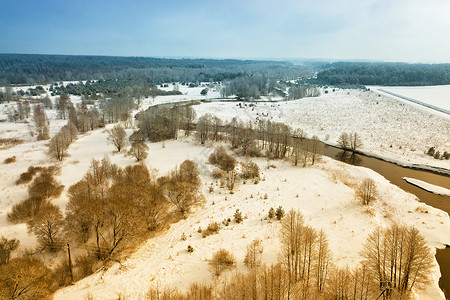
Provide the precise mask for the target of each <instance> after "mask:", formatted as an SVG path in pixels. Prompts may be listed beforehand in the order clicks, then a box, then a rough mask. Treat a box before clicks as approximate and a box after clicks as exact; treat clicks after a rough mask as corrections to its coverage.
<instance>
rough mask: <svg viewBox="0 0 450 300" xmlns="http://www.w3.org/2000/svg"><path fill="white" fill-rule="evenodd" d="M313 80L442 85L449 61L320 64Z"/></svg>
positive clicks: (449, 77) (448, 77)
mask: <svg viewBox="0 0 450 300" xmlns="http://www.w3.org/2000/svg"><path fill="white" fill-rule="evenodd" d="M321 68H322V70H321V71H320V72H318V74H317V80H315V81H316V83H318V84H325V85H338V86H346V85H387V86H396V85H402V86H404V85H406V86H425V85H445V84H450V64H407V63H346V62H337V63H332V64H328V65H324V66H322V67H321Z"/></svg>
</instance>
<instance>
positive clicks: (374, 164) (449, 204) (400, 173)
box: [322, 144, 450, 299]
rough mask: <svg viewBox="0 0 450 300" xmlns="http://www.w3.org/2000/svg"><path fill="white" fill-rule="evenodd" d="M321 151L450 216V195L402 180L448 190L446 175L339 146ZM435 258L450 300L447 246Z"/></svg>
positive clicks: (449, 264) (449, 254)
mask: <svg viewBox="0 0 450 300" xmlns="http://www.w3.org/2000/svg"><path fill="white" fill-rule="evenodd" d="M322 154H323V155H325V156H328V157H331V158H333V159H336V160H340V161H343V162H346V163H349V164H352V165H356V166H362V167H366V168H370V169H372V170H374V171H375V172H377V173H379V174H381V175H382V176H384V177H385V178H386V179H387V180H389V181H390V182H391V183H392V184H395V185H396V186H398V187H400V188H401V189H403V190H405V191H407V192H410V193H411V194H414V195H416V196H417V198H419V199H420V201H421V202H424V203H426V204H428V205H431V206H433V207H435V208H438V209H440V210H443V211H445V212H447V213H448V214H449V215H450V196H441V195H436V194H433V193H430V192H427V191H425V190H423V189H421V188H419V187H416V186H414V185H412V184H409V183H407V182H406V181H405V180H403V179H402V177H410V178H415V179H419V180H423V181H425V182H428V183H431V184H434V185H438V186H442V187H445V188H447V189H450V177H449V176H446V175H440V174H436V173H432V172H430V171H423V170H417V169H411V168H406V167H401V166H399V165H396V164H394V163H390V162H386V161H383V160H381V159H377V158H373V157H368V156H363V155H359V154H354V155H351V154H350V153H349V152H344V151H342V150H341V149H339V148H335V147H332V146H328V145H325V144H324V145H323V152H322ZM436 259H437V261H438V263H439V266H440V269H441V278H440V279H439V286H440V287H441V289H442V290H443V291H444V294H445V297H446V299H450V248H449V247H447V248H445V249H438V250H437V253H436Z"/></svg>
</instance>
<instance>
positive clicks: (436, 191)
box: [402, 177, 450, 196]
mask: <svg viewBox="0 0 450 300" xmlns="http://www.w3.org/2000/svg"><path fill="white" fill-rule="evenodd" d="M402 178H403V179H404V180H405V181H406V182H408V183H410V184H412V185H415V186H418V187H420V188H421V189H424V190H426V191H429V192H432V193H434V194H438V195H443V196H450V190H449V189H446V188H444V187H441V186H437V185H434V184H431V183H428V182H425V181H422V180H419V179H414V178H408V177H402Z"/></svg>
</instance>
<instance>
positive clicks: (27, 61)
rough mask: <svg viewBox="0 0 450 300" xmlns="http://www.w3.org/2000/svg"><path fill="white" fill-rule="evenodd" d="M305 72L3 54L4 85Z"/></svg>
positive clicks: (281, 65)
mask: <svg viewBox="0 0 450 300" xmlns="http://www.w3.org/2000/svg"><path fill="white" fill-rule="evenodd" d="M303 69H304V68H301V67H299V66H296V65H293V64H291V63H288V62H280V61H255V60H233V59H224V60H218V59H215V60H214V59H166V58H151V57H115V56H72V55H38V54H0V85H7V84H36V83H38V84H42V83H49V82H55V81H78V80H99V79H104V80H107V79H131V78H144V79H145V80H146V81H148V82H149V83H150V84H152V85H154V84H160V83H163V82H196V81H197V82H200V81H201V82H206V81H213V82H214V81H223V80H226V79H233V78H236V77H238V76H242V75H243V74H249V75H250V74H258V73H259V74H266V75H267V76H271V77H280V78H282V77H284V76H287V77H293V76H295V77H298V76H299V74H301V73H302V72H304V71H303Z"/></svg>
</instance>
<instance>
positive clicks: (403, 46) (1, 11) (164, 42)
mask: <svg viewBox="0 0 450 300" xmlns="http://www.w3.org/2000/svg"><path fill="white" fill-rule="evenodd" d="M0 53H46V54H50V53H51V54H87V55H123V56H162V57H208V58H331V59H373V60H386V61H408V62H450V0H296V1H294V0H278V1H275V0H271V1H269V0H259V1H257V0H241V1H238V0H222V1H219V0H217V1H214V0H209V1H202V0H184V1H181V0H167V1H153V0H148V1H143V0H128V1H123V0H109V1H94V0H92V1H85V0H53V1H51V0H42V1H41V0H0Z"/></svg>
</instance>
